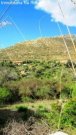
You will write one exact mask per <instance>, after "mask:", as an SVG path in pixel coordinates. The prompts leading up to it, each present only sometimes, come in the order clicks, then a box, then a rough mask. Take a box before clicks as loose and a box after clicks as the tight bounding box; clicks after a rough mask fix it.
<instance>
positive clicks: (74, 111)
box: [61, 99, 76, 128]
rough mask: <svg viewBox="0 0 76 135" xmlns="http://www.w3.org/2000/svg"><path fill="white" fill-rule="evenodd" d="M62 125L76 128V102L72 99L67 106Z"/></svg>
mask: <svg viewBox="0 0 76 135" xmlns="http://www.w3.org/2000/svg"><path fill="white" fill-rule="evenodd" d="M61 125H62V127H63V126H69V127H71V126H73V127H75V128H76V100H74V99H71V100H70V101H69V102H68V103H66V104H65V106H64V109H63V113H62V119H61Z"/></svg>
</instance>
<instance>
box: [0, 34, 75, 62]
mask: <svg viewBox="0 0 76 135" xmlns="http://www.w3.org/2000/svg"><path fill="white" fill-rule="evenodd" d="M64 37H65V40H66V43H67V46H68V48H69V51H70V54H71V56H72V59H73V60H74V61H75V60H76V54H75V50H74V47H73V45H72V42H71V40H70V38H69V36H64ZM74 42H75V45H76V38H75V37H74ZM9 57H10V58H9ZM3 59H10V60H12V61H16V62H17V61H24V60H29V59H33V60H34V59H35V60H60V61H61V62H65V61H66V60H67V59H69V57H68V54H67V51H66V47H65V45H64V42H63V39H62V37H54V38H42V39H38V40H33V41H27V42H23V43H18V44H16V45H15V46H12V47H10V48H7V49H3V50H1V51H0V60H3Z"/></svg>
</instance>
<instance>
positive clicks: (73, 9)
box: [0, 0, 76, 48]
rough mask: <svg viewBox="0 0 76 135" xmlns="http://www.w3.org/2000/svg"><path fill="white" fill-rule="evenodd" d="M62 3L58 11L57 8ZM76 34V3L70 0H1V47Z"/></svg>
mask: <svg viewBox="0 0 76 135" xmlns="http://www.w3.org/2000/svg"><path fill="white" fill-rule="evenodd" d="M59 6H61V10H60V8H59ZM57 23H59V25H60V27H61V30H62V34H68V30H67V28H66V25H67V26H69V29H70V32H71V34H76V5H75V4H73V3H72V2H71V0H59V3H57V0H0V48H6V47H9V46H12V45H14V44H16V43H19V42H24V41H28V40H34V39H38V38H42V37H53V36H59V35H61V33H60V31H59V28H58V26H57Z"/></svg>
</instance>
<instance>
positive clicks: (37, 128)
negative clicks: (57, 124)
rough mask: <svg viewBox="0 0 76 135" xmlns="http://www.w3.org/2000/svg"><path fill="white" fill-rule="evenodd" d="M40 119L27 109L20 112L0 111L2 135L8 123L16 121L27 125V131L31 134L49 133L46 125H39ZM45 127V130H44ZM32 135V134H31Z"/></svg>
mask: <svg viewBox="0 0 76 135" xmlns="http://www.w3.org/2000/svg"><path fill="white" fill-rule="evenodd" d="M38 119H40V116H39V115H38V114H36V113H35V111H33V110H31V109H28V108H25V109H20V110H18V111H17V110H7V109H2V108H1V109H0V135H4V134H3V129H4V128H5V127H6V126H7V125H8V123H12V121H15V122H17V123H21V122H24V123H26V125H27V127H28V128H27V130H28V131H30V132H33V135H36V133H37V132H38V135H39V132H42V135H43V132H44V130H45V132H46V131H48V127H46V125H42V124H41V125H38V124H37V122H38ZM42 126H43V128H42ZM23 135H24V134H23ZM30 135H32V134H30Z"/></svg>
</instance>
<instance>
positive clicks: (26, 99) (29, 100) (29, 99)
mask: <svg viewBox="0 0 76 135" xmlns="http://www.w3.org/2000/svg"><path fill="white" fill-rule="evenodd" d="M21 101H22V102H33V99H32V98H30V97H24V96H22V98H21Z"/></svg>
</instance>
